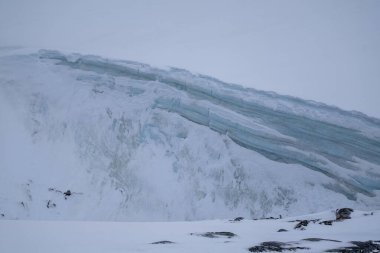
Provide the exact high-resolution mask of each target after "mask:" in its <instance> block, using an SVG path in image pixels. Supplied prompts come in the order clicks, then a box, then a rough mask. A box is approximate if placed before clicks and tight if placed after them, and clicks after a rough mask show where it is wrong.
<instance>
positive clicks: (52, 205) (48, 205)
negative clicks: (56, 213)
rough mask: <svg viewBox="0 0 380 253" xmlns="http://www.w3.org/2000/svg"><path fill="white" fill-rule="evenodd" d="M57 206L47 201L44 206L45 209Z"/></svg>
mask: <svg viewBox="0 0 380 253" xmlns="http://www.w3.org/2000/svg"><path fill="white" fill-rule="evenodd" d="M56 206H57V205H56V204H55V203H53V201H51V200H49V201H48V202H47V204H46V207H47V208H54V207H56Z"/></svg>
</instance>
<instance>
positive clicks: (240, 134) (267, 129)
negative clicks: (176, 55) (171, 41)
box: [0, 50, 380, 221]
mask: <svg viewBox="0 0 380 253" xmlns="http://www.w3.org/2000/svg"><path fill="white" fill-rule="evenodd" d="M0 103H1V104H0V107H1V111H0V112H1V114H0V117H1V118H0V120H1V121H0V137H1V140H2V141H1V144H0V160H1V161H0V172H1V174H2V176H1V178H0V213H1V214H4V217H6V218H8V219H9V218H10V219H25V218H28V219H70V220H123V221H142V220H144V221H145V220H153V221H154V220H160V221H161V220H165V221H166V220H169V221H172V220H198V219H215V218H229V217H235V216H245V217H251V218H258V217H264V216H278V215H299V214H304V213H311V212H318V211H322V210H326V209H331V208H338V207H341V206H350V207H353V208H358V209H362V210H371V209H379V208H380V197H379V195H380V120H379V119H376V118H372V117H369V116H366V115H364V114H362V113H360V112H349V111H344V110H341V109H339V108H337V107H333V106H329V105H325V104H322V103H317V102H313V101H305V100H302V99H300V98H295V97H290V96H283V95H278V94H276V93H272V92H265V91H258V90H255V89H251V88H244V87H242V86H239V85H235V84H229V83H224V82H222V81H219V80H217V79H214V78H212V77H209V76H204V75H199V74H193V73H191V72H189V71H186V70H183V69H178V68H167V69H158V68H154V67H151V66H149V65H147V64H141V63H137V62H132V61H125V60H112V59H105V58H102V57H99V56H92V55H80V54H66V53H61V52H58V51H53V50H40V51H38V52H33V53H27V54H8V55H3V56H2V57H0ZM68 189H70V190H71V191H73V192H74V193H75V194H73V195H72V196H70V197H69V198H65V197H64V196H63V195H62V194H61V193H62V192H63V191H66V190H68ZM49 201H50V202H49ZM47 203H54V204H55V206H54V208H48V206H49V204H47ZM0 219H1V217H0Z"/></svg>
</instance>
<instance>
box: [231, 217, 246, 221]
mask: <svg viewBox="0 0 380 253" xmlns="http://www.w3.org/2000/svg"><path fill="white" fill-rule="evenodd" d="M242 220H244V217H236V218H235V219H233V220H232V221H242Z"/></svg>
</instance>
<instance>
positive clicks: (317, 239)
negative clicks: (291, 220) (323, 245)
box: [302, 238, 341, 242]
mask: <svg viewBox="0 0 380 253" xmlns="http://www.w3.org/2000/svg"><path fill="white" fill-rule="evenodd" d="M302 241H308V242H320V241H329V242H341V241H338V240H331V239H322V238H305V239H302Z"/></svg>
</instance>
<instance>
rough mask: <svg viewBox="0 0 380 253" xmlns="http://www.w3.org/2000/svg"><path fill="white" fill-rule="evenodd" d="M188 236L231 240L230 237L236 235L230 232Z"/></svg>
mask: <svg viewBox="0 0 380 253" xmlns="http://www.w3.org/2000/svg"><path fill="white" fill-rule="evenodd" d="M190 235H199V236H203V237H207V238H219V237H227V238H232V237H235V236H236V234H234V233H232V232H206V233H203V234H195V233H191V234H190Z"/></svg>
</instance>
